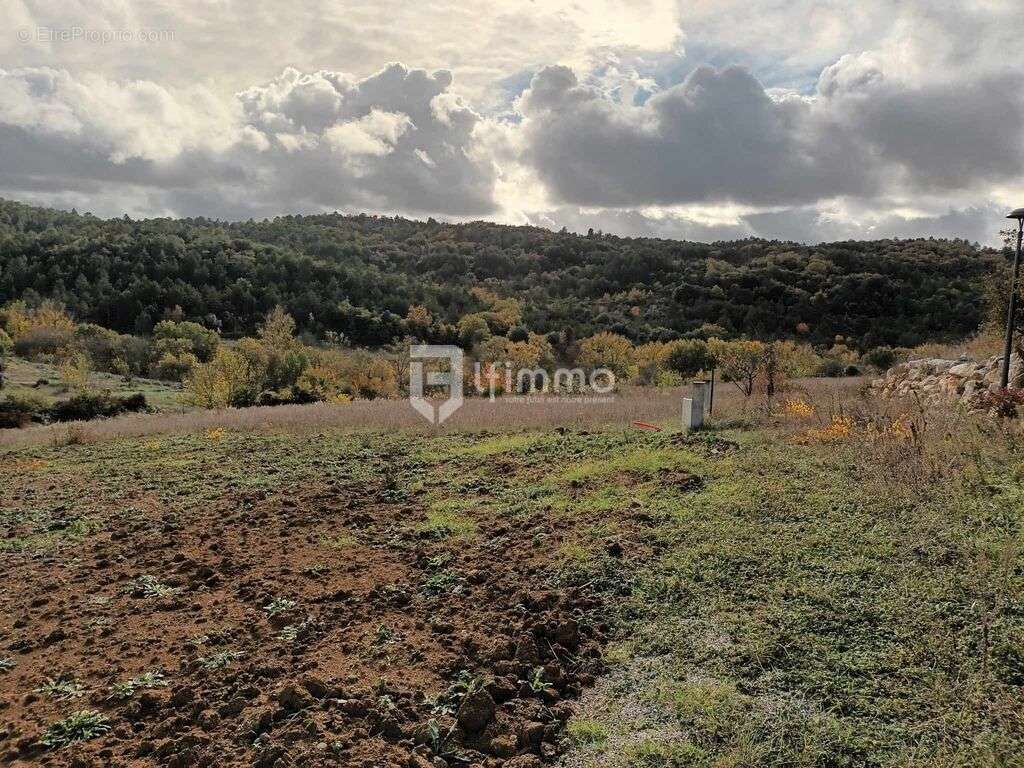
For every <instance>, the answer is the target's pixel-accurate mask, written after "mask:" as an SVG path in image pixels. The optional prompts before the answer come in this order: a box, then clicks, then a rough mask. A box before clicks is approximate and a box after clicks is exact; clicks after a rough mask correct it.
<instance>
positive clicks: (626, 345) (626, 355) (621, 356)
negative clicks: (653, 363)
mask: <svg viewBox="0 0 1024 768" xmlns="http://www.w3.org/2000/svg"><path fill="white" fill-rule="evenodd" d="M576 362H577V363H578V364H579V365H581V366H583V367H584V368H588V369H590V370H594V369H595V368H607V369H608V370H610V371H611V372H612V373H614V374H615V378H616V379H618V380H620V381H625V380H627V379H629V378H630V377H631V376H632V375H633V374H634V372H635V370H636V364H635V361H634V359H633V345H632V343H630V341H629V339H627V338H625V337H623V336H619V335H618V334H617V333H609V332H608V331H602V332H601V333H595V334H594V335H593V336H591V337H590V338H587V339H584V340H583V341H581V342H580V351H579V355H577V357H576Z"/></svg>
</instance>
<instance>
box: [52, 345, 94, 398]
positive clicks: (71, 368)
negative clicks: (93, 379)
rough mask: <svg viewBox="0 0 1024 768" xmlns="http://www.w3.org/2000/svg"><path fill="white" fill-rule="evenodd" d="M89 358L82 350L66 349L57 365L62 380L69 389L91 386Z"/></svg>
mask: <svg viewBox="0 0 1024 768" xmlns="http://www.w3.org/2000/svg"><path fill="white" fill-rule="evenodd" d="M90 367H91V366H90V365H89V358H88V357H87V356H86V355H85V354H84V353H82V352H70V353H68V352H67V351H65V354H64V357H63V359H62V360H61V362H60V365H58V366H57V372H58V373H60V380H61V382H62V383H63V384H64V386H65V387H67V388H68V389H77V390H83V389H85V388H86V387H88V386H89V369H90Z"/></svg>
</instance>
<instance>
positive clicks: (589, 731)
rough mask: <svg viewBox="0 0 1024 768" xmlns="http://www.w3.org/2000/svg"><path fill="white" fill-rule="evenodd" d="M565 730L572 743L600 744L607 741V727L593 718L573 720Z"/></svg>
mask: <svg viewBox="0 0 1024 768" xmlns="http://www.w3.org/2000/svg"><path fill="white" fill-rule="evenodd" d="M566 730H567V732H568V734H569V738H570V739H571V740H572V741H573V743H574V744H580V745H588V744H592V745H594V746H601V745H602V744H604V743H605V742H606V741H608V729H607V728H605V727H604V726H603V725H601V724H600V723H598V722H595V721H594V720H573V721H572V722H570V723H569V725H568V727H567V729H566Z"/></svg>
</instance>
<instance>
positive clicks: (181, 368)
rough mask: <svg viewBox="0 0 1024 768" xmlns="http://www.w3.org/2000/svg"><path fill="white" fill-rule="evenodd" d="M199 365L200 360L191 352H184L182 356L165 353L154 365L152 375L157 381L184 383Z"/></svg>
mask: <svg viewBox="0 0 1024 768" xmlns="http://www.w3.org/2000/svg"><path fill="white" fill-rule="evenodd" d="M198 364H199V358H198V357H196V356H195V355H194V354H192V353H191V352H183V353H181V354H173V353H169V352H165V353H164V354H163V355H162V356H161V357H160V359H159V360H157V361H156V363H154V364H153V367H152V368H151V369H150V373H151V374H152V375H153V377H154V378H157V379H165V380H167V381H184V380H185V379H187V378H188V376H189V374H191V373H192V369H193V368H195V367H196V365H198Z"/></svg>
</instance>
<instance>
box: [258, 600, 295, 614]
mask: <svg viewBox="0 0 1024 768" xmlns="http://www.w3.org/2000/svg"><path fill="white" fill-rule="evenodd" d="M296 605H297V603H296V602H295V601H294V600H289V599H288V598H287V597H275V598H274V599H273V600H271V601H270V602H269V603H267V604H266V605H265V606H263V610H264V611H265V612H266V614H267V616H270V617H271V618H273V617H274V616H279V615H281V614H282V613H288V611H290V610H292V609H293V608H294V607H295V606H296Z"/></svg>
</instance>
